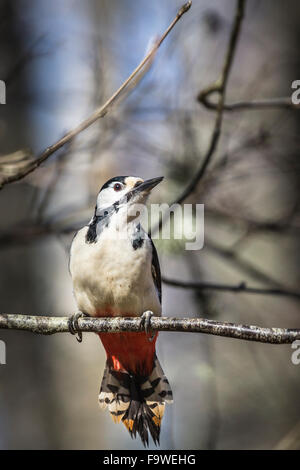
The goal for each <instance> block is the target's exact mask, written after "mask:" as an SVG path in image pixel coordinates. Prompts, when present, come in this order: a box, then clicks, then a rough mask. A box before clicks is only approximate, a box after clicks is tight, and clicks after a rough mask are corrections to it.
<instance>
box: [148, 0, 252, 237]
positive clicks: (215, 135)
mask: <svg viewBox="0 0 300 470" xmlns="http://www.w3.org/2000/svg"><path fill="white" fill-rule="evenodd" d="M245 3H246V0H237V6H236V12H235V18H234V21H233V25H232V29H231V33H230V38H229V43H228V48H227V52H226V55H225V60H224V65H223V69H222V72H221V76H220V78H219V79H218V80H217V81H216V82H215V83H213V84H212V85H210V86H209V87H208V88H206V89H204V90H202V91H201V92H200V94H199V96H208V95H209V94H211V93H215V92H217V93H218V95H219V100H218V104H217V109H216V110H217V114H216V119H215V124H214V129H213V132H212V135H211V139H210V143H209V146H208V149H207V151H206V154H205V156H204V159H203V161H202V163H201V166H200V168H199V169H198V171H197V172H196V174H195V176H194V177H193V178H192V179H191V181H190V182H189V183H188V185H187V187H186V188H185V189H184V190H183V192H182V193H181V194H180V195H179V196H178V197H177V198H176V199H175V200H174V201H173V202H172V203H171V206H172V205H173V204H181V203H182V202H183V201H184V200H185V199H186V198H187V197H188V196H189V195H190V194H191V193H192V192H193V191H194V190H195V189H196V187H197V186H198V184H199V182H200V181H201V179H202V178H203V176H204V174H205V172H206V169H207V167H208V164H209V163H210V160H211V158H212V156H213V154H214V152H215V150H216V148H217V145H218V142H219V137H220V134H221V128H222V120H223V107H224V103H225V95H226V86H227V82H228V77H229V73H230V69H231V66H232V62H233V58H234V55H235V51H236V46H237V43H238V38H239V34H240V30H241V24H242V20H243V18H244V9H245ZM198 99H199V98H198ZM168 215H169V212H168V211H167V213H166V214H164V215H162V216H161V217H160V220H159V222H158V224H157V225H156V226H155V227H153V229H152V230H151V233H152V234H153V233H156V232H157V231H158V230H160V229H161V227H162V225H163V223H164V221H165V219H166V217H167V216H168Z"/></svg>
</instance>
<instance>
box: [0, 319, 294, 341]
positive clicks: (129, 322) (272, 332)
mask: <svg viewBox="0 0 300 470" xmlns="http://www.w3.org/2000/svg"><path fill="white" fill-rule="evenodd" d="M151 328H152V330H155V331H180V332H189V333H206V334H210V335H215V336H226V337H228V338H236V339H242V340H248V341H257V342H260V343H271V344H287V343H292V342H293V341H295V340H296V339H300V329H288V328H263V327H260V326H249V325H238V324H234V323H228V322H217V321H214V320H206V319H204V318H168V317H152V318H151ZM0 329H11V330H25V331H30V332H31V333H39V334H43V335H51V334H54V333H67V332H69V318H68V317H43V316H32V315H20V314H0ZM78 331H82V332H94V333H99V332H104V333H117V332H124V331H135V332H138V331H144V327H143V325H142V323H141V319H140V318H136V317H114V318H111V317H110V318H91V317H85V318H80V319H79V320H78Z"/></svg>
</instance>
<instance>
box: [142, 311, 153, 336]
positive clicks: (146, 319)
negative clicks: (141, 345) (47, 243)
mask: <svg viewBox="0 0 300 470" xmlns="http://www.w3.org/2000/svg"><path fill="white" fill-rule="evenodd" d="M153 315H154V314H153V312H151V311H150V310H147V311H146V312H144V313H143V315H142V316H141V327H142V328H145V333H146V335H149V334H151V336H150V337H148V340H149V341H153V339H154V337H155V332H153V331H152V330H151V317H153Z"/></svg>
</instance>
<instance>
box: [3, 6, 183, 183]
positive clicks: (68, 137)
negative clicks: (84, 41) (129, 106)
mask: <svg viewBox="0 0 300 470" xmlns="http://www.w3.org/2000/svg"><path fill="white" fill-rule="evenodd" d="M191 5H192V2H191V1H188V2H187V3H186V4H184V5H183V6H182V7H181V8H180V10H179V11H178V13H177V15H176V17H175V18H174V20H173V21H172V23H171V24H170V25H169V26H168V28H167V29H166V31H165V32H164V33H163V35H162V36H161V37H160V38H159V39H158V41H156V43H155V44H154V46H153V47H152V48H151V50H150V52H148V54H147V55H146V56H145V57H144V59H143V60H142V62H141V63H140V64H139V65H138V66H137V67H136V69H135V70H134V71H133V72H132V73H131V74H130V76H129V77H128V78H127V79H126V80H125V81H124V82H123V83H122V85H121V86H120V87H119V88H118V90H117V91H116V92H115V93H114V94H113V95H112V96H111V97H110V98H109V99H108V100H107V101H106V103H104V104H103V105H102V106H101V107H100V108H99V109H97V110H96V111H94V113H93V114H91V116H90V117H88V118H87V119H85V120H84V121H83V122H82V123H81V124H79V125H78V126H77V127H75V128H74V129H72V130H71V131H69V132H67V134H65V135H64V136H63V137H62V138H61V139H59V140H58V141H57V142H56V143H55V144H53V145H51V146H50V147H48V148H46V150H44V151H43V152H42V153H41V154H40V155H39V156H38V157H37V158H36V159H35V160H33V161H32V160H31V161H30V163H29V164H28V165H26V166H25V167H23V168H21V169H20V171H18V172H17V173H13V174H11V175H9V176H6V177H4V178H3V179H2V181H0V190H1V189H2V188H3V187H4V186H5V185H6V184H9V183H13V182H15V181H19V180H20V179H22V178H24V177H25V176H27V175H28V174H29V173H32V172H33V171H34V170H36V169H37V168H38V167H39V166H40V165H41V164H42V163H43V162H44V161H46V160H47V159H48V158H49V157H50V155H52V154H53V153H55V152H56V151H57V150H59V149H60V148H61V147H63V146H64V145H65V144H66V143H67V142H70V141H72V140H73V139H74V138H75V137H76V136H77V135H78V134H80V133H81V132H82V131H84V130H85V129H87V128H88V127H89V126H91V125H92V124H93V123H94V122H96V121H97V120H98V119H100V118H102V117H104V116H105V115H106V114H107V113H108V111H109V110H110V109H111V107H112V106H113V104H115V102H116V101H117V99H119V98H120V97H121V95H122V92H124V91H125V90H126V91H129V90H130V89H131V88H132V87H134V86H136V84H137V83H138V82H139V80H140V78H141V77H142V76H143V75H144V73H143V71H144V72H145V71H146V70H145V66H146V65H151V62H152V60H153V59H154V55H155V53H156V51H157V49H158V48H159V47H160V45H161V44H162V42H163V41H164V40H165V38H166V37H167V36H168V34H169V33H170V31H171V30H172V29H173V28H174V26H175V25H176V23H177V22H178V21H179V20H180V18H181V17H182V15H184V13H186V12H187V11H188V10H189V9H190V7H191ZM139 74H141V75H139ZM138 75H139V76H138Z"/></svg>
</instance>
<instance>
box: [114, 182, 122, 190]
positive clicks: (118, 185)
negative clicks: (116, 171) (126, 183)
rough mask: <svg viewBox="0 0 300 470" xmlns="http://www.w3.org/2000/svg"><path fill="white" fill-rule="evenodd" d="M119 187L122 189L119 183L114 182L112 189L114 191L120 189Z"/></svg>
mask: <svg viewBox="0 0 300 470" xmlns="http://www.w3.org/2000/svg"><path fill="white" fill-rule="evenodd" d="M121 189H122V185H121V184H120V183H116V184H114V190H115V191H121Z"/></svg>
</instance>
